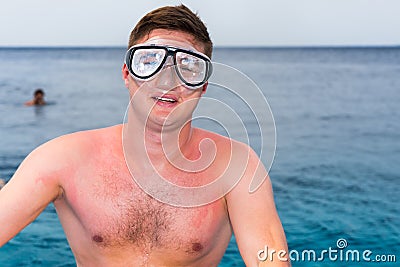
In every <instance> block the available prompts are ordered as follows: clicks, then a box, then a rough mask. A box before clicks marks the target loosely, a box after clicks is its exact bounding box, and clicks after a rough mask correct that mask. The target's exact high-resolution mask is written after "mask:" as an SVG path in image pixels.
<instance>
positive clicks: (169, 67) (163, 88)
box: [122, 29, 207, 126]
mask: <svg viewBox="0 0 400 267" xmlns="http://www.w3.org/2000/svg"><path fill="white" fill-rule="evenodd" d="M137 44H146V45H159V46H172V47H176V48H182V49H186V50H190V51H193V52H200V53H204V49H203V46H202V45H200V44H198V43H196V42H195V41H194V38H193V37H192V36H191V35H190V34H187V33H183V32H177V31H169V30H163V29H158V30H154V31H152V32H151V33H150V34H149V35H148V36H146V38H143V39H141V40H139V41H138V43H137ZM122 76H123V79H124V82H125V85H126V87H127V88H128V90H129V94H130V97H131V99H132V106H131V108H132V109H133V111H134V112H135V114H137V115H139V116H140V117H142V119H145V120H146V121H148V122H153V123H156V124H158V125H164V126H169V125H171V126H173V125H175V126H182V125H183V124H185V123H186V122H187V121H188V120H190V118H191V116H192V113H193V111H194V109H195V108H196V106H197V103H198V101H199V98H200V97H201V96H202V95H203V94H204V93H205V91H206V88H207V83H206V84H204V85H202V86H201V87H199V88H196V89H193V88H192V89H189V88H188V87H187V86H185V85H184V84H183V83H182V81H181V80H180V79H179V77H178V76H177V73H176V71H175V68H174V66H173V59H172V57H171V56H169V57H168V58H167V60H166V62H165V66H164V67H163V69H162V70H161V71H160V72H158V73H157V74H156V75H154V77H152V78H151V79H150V80H146V81H143V80H140V79H138V78H134V77H133V76H132V75H131V74H130V73H129V70H128V68H127V66H126V65H125V64H124V66H123V68H122Z"/></svg>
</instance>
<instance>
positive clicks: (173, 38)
mask: <svg viewBox="0 0 400 267" xmlns="http://www.w3.org/2000/svg"><path fill="white" fill-rule="evenodd" d="M142 43H155V44H160V45H161V44H162V45H170V46H176V47H181V48H194V49H196V50H197V51H199V52H201V53H204V46H203V45H202V44H200V43H199V42H196V40H195V38H194V37H193V35H191V34H188V33H185V32H181V31H171V30H164V29H156V30H153V31H151V32H150V33H149V34H148V35H146V36H145V37H144V38H142V39H139V40H138V41H137V42H136V44H142Z"/></svg>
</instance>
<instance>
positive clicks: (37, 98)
mask: <svg viewBox="0 0 400 267" xmlns="http://www.w3.org/2000/svg"><path fill="white" fill-rule="evenodd" d="M25 105H26V106H42V105H46V101H44V92H43V90H42V89H36V90H35V92H34V93H33V99H32V100H30V101H27V102H25Z"/></svg>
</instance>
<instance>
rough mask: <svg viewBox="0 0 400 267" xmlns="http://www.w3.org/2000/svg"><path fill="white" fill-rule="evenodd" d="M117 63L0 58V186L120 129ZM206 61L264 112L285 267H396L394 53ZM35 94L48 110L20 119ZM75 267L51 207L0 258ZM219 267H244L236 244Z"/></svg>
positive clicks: (397, 91)
mask: <svg viewBox="0 0 400 267" xmlns="http://www.w3.org/2000/svg"><path fill="white" fill-rule="evenodd" d="M123 57H124V49H123V48H0V178H3V179H4V180H6V181H7V180H9V179H10V178H11V176H12V175H13V173H14V172H15V170H16V169H17V167H18V165H19V164H20V163H21V161H22V160H23V159H24V158H25V157H26V156H27V154H28V153H29V152H30V151H32V150H33V149H34V148H35V147H37V146H38V145H40V144H42V143H44V142H46V141H48V140H50V139H52V138H55V137H57V136H60V135H63V134H67V133H71V132H75V131H79V130H86V129H93V128H99V127H106V126H110V125H115V124H119V123H122V122H123V117H124V113H125V109H126V106H127V104H128V92H127V90H126V88H125V87H124V83H123V81H122V79H121V66H122V61H123ZM213 60H214V61H216V62H220V63H224V64H227V65H229V66H232V67H234V68H236V69H238V70H240V71H241V72H243V73H244V74H245V75H247V76H248V77H249V78H250V79H252V80H253V81H254V82H255V83H256V84H257V85H258V87H259V88H260V89H261V90H262V92H263V94H264V96H265V97H266V99H267V100H268V102H269V105H270V107H271V110H272V113H273V115H274V119H275V124H276V133H277V134H276V140H277V148H276V154H275V160H274V162H273V165H272V168H271V170H270V177H271V180H272V183H273V188H274V197H275V201H276V205H277V210H278V213H279V215H280V218H281V220H282V224H283V227H284V229H285V232H286V236H287V241H288V244H289V250H290V252H291V253H290V257H291V258H292V265H293V266H399V262H400V205H399V202H400V189H399V186H400V108H399V107H400V104H399V103H400V48H388V47H386V48H385V47H376V48H216V49H215V52H214V58H213ZM38 87H40V88H43V89H44V91H45V93H46V100H47V101H48V102H49V103H50V105H47V106H43V107H25V106H24V105H23V103H24V102H25V101H27V100H29V99H31V97H32V93H33V91H34V90H35V89H36V88H38ZM213 90H214V91H213ZM213 94H216V89H215V88H213V87H212V86H210V88H209V89H208V91H207V93H206V95H208V96H211V97H212V96H213ZM218 94H221V92H218ZM254 97H257V95H256V94H255V95H254ZM213 112H215V113H218V112H219V110H218V109H216V110H214V111H213ZM245 117H246V116H245ZM246 118H248V119H249V120H250V119H251V116H247V117H246ZM246 125H247V126H248V127H247V130H248V131H249V133H250V136H255V135H257V133H258V132H257V131H258V128H257V127H252V126H251V125H253V124H252V123H250V122H249V123H247V124H246ZM203 126H204V127H206V128H207V127H209V128H211V129H212V128H213V127H214V126H213V125H207V123H203ZM252 146H253V148H254V149H255V150H256V151H259V150H260V149H261V147H259V146H260V142H253V143H252ZM44 164H45V163H44ZM1 227H2V226H1V225H0V231H1ZM260 249H263V248H260ZM310 251H314V252H315V257H314V256H313V254H312V252H310ZM324 251H328V252H329V251H330V252H331V255H328V253H327V252H325V253H324ZM334 251H336V252H334ZM349 251H351V253H353V252H354V251H357V252H358V253H359V256H360V259H359V261H357V258H352V257H348V258H347V259H346V257H345V256H346V255H349V254H351V253H347V252H349ZM365 251H367V252H366V253H367V255H365ZM368 251H370V252H371V253H369V252H368ZM354 253H355V252H354ZM275 256H276V255H275ZM335 256H336V258H335ZM363 256H367V257H366V258H365V259H364V258H363ZM377 256H378V257H377ZM394 257H395V258H394ZM368 259H369V260H370V261H366V260H368ZM267 260H268V259H267ZM378 260H381V261H379V262H378ZM394 260H396V262H394ZM74 265H75V262H74V258H73V255H72V253H71V250H70V249H69V246H68V243H67V241H66V239H65V235H64V232H63V230H62V228H61V225H60V223H59V221H58V218H57V214H56V212H55V209H54V207H53V205H49V206H48V207H47V208H46V209H45V211H44V212H43V213H42V214H41V215H40V216H39V217H38V218H37V219H36V220H35V221H34V222H33V223H32V224H31V225H29V226H28V227H26V228H25V229H24V230H23V231H22V232H21V233H20V234H18V235H17V236H16V237H15V238H14V239H12V240H11V241H10V242H8V243H7V244H6V245H5V246H3V247H2V248H0V266H74ZM220 266H223V267H227V266H244V263H243V261H242V260H241V257H240V254H239V252H238V249H237V246H236V243H235V239H234V237H232V240H231V243H230V245H229V247H228V249H227V251H226V254H225V256H224V257H223V259H222V262H221V263H220Z"/></svg>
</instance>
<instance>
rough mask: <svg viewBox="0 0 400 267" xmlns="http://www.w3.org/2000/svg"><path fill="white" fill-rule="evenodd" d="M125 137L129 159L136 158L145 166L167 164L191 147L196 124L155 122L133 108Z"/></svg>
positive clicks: (136, 161)
mask: <svg viewBox="0 0 400 267" xmlns="http://www.w3.org/2000/svg"><path fill="white" fill-rule="evenodd" d="M123 136H124V137H123V145H124V149H125V156H126V157H127V158H128V160H129V158H131V160H133V159H134V161H135V165H140V166H141V167H146V166H147V167H153V166H164V165H165V164H166V163H167V162H171V161H174V160H176V159H180V158H182V152H184V151H185V150H186V149H185V148H186V147H190V145H191V137H192V126H191V123H190V122H188V123H186V124H185V125H183V126H177V125H172V126H170V125H169V126H165V127H163V126H162V125H159V124H157V123H156V122H154V121H150V120H148V121H145V120H143V118H140V116H139V115H137V114H135V112H134V111H132V109H131V108H129V111H128V122H127V123H126V124H125V125H124V133H123ZM130 155H134V156H132V157H130Z"/></svg>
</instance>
